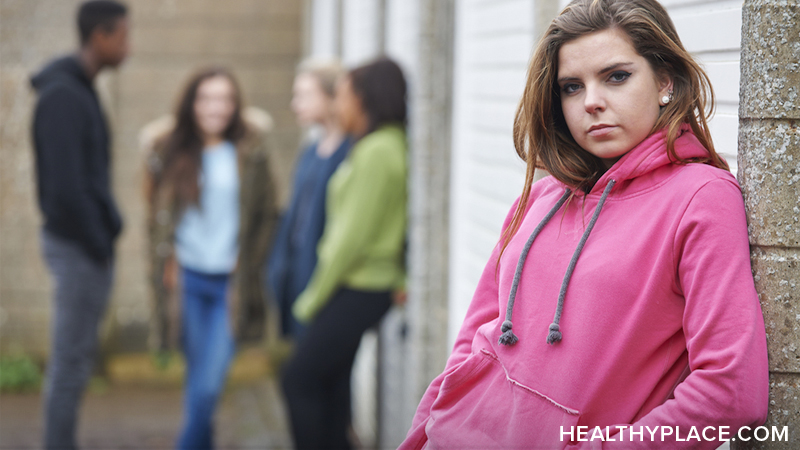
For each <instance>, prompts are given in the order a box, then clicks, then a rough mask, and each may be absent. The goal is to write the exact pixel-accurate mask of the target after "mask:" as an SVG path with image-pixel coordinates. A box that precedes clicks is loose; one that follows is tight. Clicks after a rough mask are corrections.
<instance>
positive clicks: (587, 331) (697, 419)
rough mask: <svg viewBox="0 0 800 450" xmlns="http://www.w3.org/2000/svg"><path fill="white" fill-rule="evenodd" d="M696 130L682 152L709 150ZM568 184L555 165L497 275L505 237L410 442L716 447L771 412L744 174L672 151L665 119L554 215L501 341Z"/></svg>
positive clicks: (679, 144)
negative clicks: (555, 332) (510, 337)
mask: <svg viewBox="0 0 800 450" xmlns="http://www.w3.org/2000/svg"><path fill="white" fill-rule="evenodd" d="M682 131H683V134H682V135H681V136H680V137H679V138H678V140H677V141H676V143H675V147H676V152H677V154H678V155H679V156H680V157H681V158H692V157H703V156H707V154H708V153H707V151H706V150H705V149H704V148H703V147H702V145H701V144H700V142H699V141H698V140H697V138H696V137H695V136H694V134H692V132H691V131H690V130H689V129H688V126H684V128H683V129H682ZM610 180H615V181H616V184H613V183H612V186H613V187H612V188H611V189H610V194H609V195H608V198H607V199H606V201H605V203H604V205H603V206H602V209H601V211H600V213H599V216H598V219H597V222H596V224H595V226H594V228H593V230H591V234H590V235H589V236H588V239H587V240H586V243H585V246H584V247H583V249H582V251H581V252H580V255H579V258H578V260H577V264H576V266H575V270H574V273H573V275H572V278H571V280H570V281H569V283H568V289H567V291H566V296H565V298H564V301H563V310H562V314H561V317H560V323H559V326H560V331H561V333H563V337H562V340H561V341H560V342H555V343H554V344H552V345H550V344H548V343H547V342H546V338H547V336H548V329H549V327H550V326H551V323H552V322H553V321H554V314H555V313H556V305H557V299H558V297H559V290H560V289H561V285H562V280H563V279H564V274H565V273H566V272H567V267H568V264H569V261H570V259H571V258H572V257H573V253H574V252H575V249H576V248H577V246H578V242H579V241H580V239H581V237H582V236H583V234H584V231H585V228H586V225H587V224H588V223H589V222H590V220H591V217H592V215H593V213H594V211H595V208H596V206H597V204H598V202H599V200H600V198H601V193H602V192H603V191H604V190H605V188H606V187H607V185H608V184H609V182H610ZM564 191H565V186H564V185H563V184H562V183H560V182H558V181H557V180H555V179H554V178H553V177H547V178H545V179H543V180H541V181H539V182H537V183H535V184H534V185H533V187H532V189H531V201H530V202H529V206H528V209H527V211H526V213H525V218H524V220H523V222H522V224H521V226H520V229H519V231H518V232H517V233H516V235H515V236H514V238H513V239H512V241H511V243H510V244H509V246H508V248H507V249H506V251H505V252H504V254H503V256H502V258H501V259H500V265H499V273H497V274H496V273H495V264H496V262H497V258H498V255H499V251H500V246H499V245H498V246H497V247H496V248H495V249H494V252H493V253H492V256H491V258H490V259H489V262H488V263H487V265H486V268H485V270H484V272H483V275H482V276H481V279H480V282H479V284H478V287H477V289H476V291H475V295H474V297H473V299H472V303H471V305H470V307H469V310H468V312H467V317H466V319H465V320H464V323H463V325H462V327H461V331H460V332H459V334H458V338H457V340H456V343H455V347H454V349H453V353H452V355H451V356H450V358H449V360H448V362H447V366H446V368H445V370H444V373H442V374H441V375H440V376H439V377H437V378H436V379H435V380H433V382H432V383H431V385H430V387H429V388H428V390H427V391H426V393H425V395H424V397H423V398H422V401H421V402H420V405H419V408H418V409H417V413H416V415H415V417H414V421H413V425H412V428H411V430H410V431H409V433H408V436H407V438H406V440H405V442H403V444H402V445H401V446H400V448H401V449H420V448H429V449H433V448H453V449H490V448H504V449H506V448H507V449H512V448H513V449H523V448H525V449H527V448H543V449H559V448H567V447H569V448H573V447H572V446H575V448H604V449H615V448H648V449H651V448H669V449H675V448H708V449H712V448H716V447H717V446H719V445H720V442H719V437H720V435H721V436H722V439H723V440H724V439H727V438H730V437H736V433H737V431H738V429H739V427H741V426H745V425H747V426H751V427H755V426H758V425H761V424H762V423H763V422H764V421H765V420H766V415H767V403H768V400H767V399H768V368H767V347H766V335H765V330H764V321H763V317H762V315H761V308H760V305H759V302H758V297H757V295H756V291H755V287H754V285H753V277H752V273H751V269H750V253H749V245H748V236H747V224H746V222H745V212H744V202H743V201H742V196H741V192H740V189H739V186H738V184H737V182H736V179H735V178H734V177H733V176H732V175H731V174H730V173H729V172H727V171H724V170H720V169H717V168H714V167H712V166H709V165H705V164H686V165H679V164H674V163H672V162H670V160H669V157H668V155H667V151H666V143H665V141H664V138H663V132H659V133H656V134H654V135H652V136H650V137H649V138H647V139H646V140H645V141H643V142H642V143H641V144H639V145H638V146H637V147H636V148H634V149H633V150H631V151H630V152H628V153H627V154H626V155H625V156H623V157H622V158H621V159H620V160H619V161H618V162H617V163H616V164H615V165H614V166H613V167H611V169H609V170H608V172H606V173H605V174H604V175H603V177H602V178H600V180H599V181H598V183H597V184H596V185H595V186H594V188H593V189H592V191H591V192H590V193H589V194H588V195H587V196H586V198H585V200H584V198H583V197H582V196H576V197H575V198H574V199H573V200H572V201H571V202H568V203H567V204H566V206H564V207H561V208H560V209H559V210H558V212H557V213H556V214H555V216H554V217H553V219H552V220H551V221H550V222H549V223H547V224H546V225H545V226H544V227H543V228H542V230H541V233H540V234H539V235H538V237H536V239H535V240H534V241H533V245H532V247H531V248H530V253H529V254H528V255H527V258H526V259H525V263H524V266H523V270H522V273H521V278H520V282H519V287H518V291H517V295H516V302H515V304H514V305H513V315H512V321H513V333H514V334H515V335H516V336H518V337H519V341H518V342H517V343H516V344H514V345H510V346H508V345H501V344H500V343H498V338H499V337H500V336H501V333H502V331H501V325H502V324H503V321H504V319H505V315H506V307H507V305H508V301H509V292H510V290H511V285H512V280H513V277H514V271H515V269H516V266H517V262H518V259H519V256H520V254H521V251H522V249H523V246H524V245H525V242H526V241H527V240H528V238H529V236H530V235H531V233H532V231H533V230H534V229H535V228H536V227H537V225H539V223H540V222H542V219H543V217H544V216H545V215H546V214H547V213H548V212H549V211H550V210H551V208H553V205H555V204H556V203H557V202H558V200H559V198H560V197H562V195H563V194H564ZM515 207H516V205H515V206H514V207H512V209H511V211H512V212H513V211H514V209H515ZM510 216H511V213H509V217H508V218H506V221H505V225H504V228H505V227H507V226H508V223H509V221H510ZM631 424H632V425H631ZM621 426H632V427H633V428H620V427H621ZM577 427H587V428H580V429H579V428H577ZM595 427H600V428H595ZM606 427H608V428H606ZM648 427H649V428H648ZM692 427H694V429H693V428H692ZM706 427H713V428H706ZM725 427H729V428H725ZM620 430H621V431H620ZM692 430H694V431H692ZM578 431H582V432H584V433H585V434H582V435H580V436H579V435H578ZM631 431H633V433H631ZM598 432H602V439H601V437H600V436H598V434H597V433H598ZM652 432H654V433H655V434H651V433H652ZM703 433H705V434H703ZM687 438H689V440H686V439H687ZM651 440H652V442H651Z"/></svg>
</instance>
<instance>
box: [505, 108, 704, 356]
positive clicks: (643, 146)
mask: <svg viewBox="0 0 800 450" xmlns="http://www.w3.org/2000/svg"><path fill="white" fill-rule="evenodd" d="M665 136H666V130H660V131H658V132H656V133H653V134H652V135H651V136H649V137H648V138H647V139H645V140H644V141H642V142H641V143H640V144H639V145H637V146H636V147H634V148H633V149H632V150H631V151H629V152H628V153H626V154H625V155H623V156H622V158H620V160H619V161H617V163H616V164H614V165H613V166H611V168H610V169H609V170H608V171H606V173H605V174H603V176H602V177H600V180H598V182H597V183H596V184H595V185H594V187H593V188H592V190H591V192H589V195H600V200H599V201H598V203H597V206H596V208H595V210H594V214H593V215H592V218H591V220H590V221H589V224H588V225H587V226H586V228H585V230H584V232H583V236H582V237H581V239H580V241H579V243H578V246H577V248H576V249H575V251H574V253H573V255H572V258H571V260H570V262H569V266H568V267H567V271H566V273H565V274H564V279H563V280H562V283H561V289H560V291H559V295H558V300H557V304H556V313H555V317H554V318H553V322H552V323H551V324H550V327H549V333H548V336H547V343H548V344H555V343H557V342H559V341H561V338H562V333H561V329H560V326H559V321H560V319H561V312H562V310H563V307H564V299H565V297H566V293H567V288H568V287H569V283H570V279H571V277H572V273H573V270H574V269H575V265H576V264H577V262H578V258H579V257H580V255H581V252H582V250H583V246H584V245H585V244H586V241H587V240H588V239H589V234H590V233H591V232H592V229H593V228H594V225H595V223H596V222H597V219H598V217H599V216H600V212H601V211H602V209H603V205H604V204H605V201H606V199H607V198H608V197H609V195H610V194H611V191H612V189H614V187H615V185H620V186H624V185H625V184H626V183H631V182H632V181H633V180H635V179H637V178H640V177H646V176H647V175H648V174H650V173H651V172H654V171H656V170H657V169H659V168H661V167H664V166H667V165H670V164H673V163H674V162H673V161H672V160H671V159H670V157H669V153H668V152H667V142H666V139H665ZM675 153H676V154H677V156H678V158H680V159H691V158H697V157H704V156H708V151H707V150H706V149H705V148H704V147H703V146H702V145H701V144H700V142H699V141H698V140H697V137H696V136H695V135H694V133H692V131H691V127H690V126H689V125H688V124H682V125H681V127H680V133H679V135H678V138H677V139H676V140H675ZM648 186H649V185H648ZM615 192H616V191H615ZM571 195H572V190H571V189H570V188H569V187H566V186H564V193H563V195H562V196H561V198H560V199H559V200H558V202H556V204H555V205H553V207H552V208H551V209H550V211H549V212H548V213H547V215H546V216H545V217H544V218H543V219H542V221H541V222H540V223H539V225H538V226H537V227H536V229H534V231H533V232H532V233H531V235H530V237H529V238H528V240H527V241H526V243H525V246H524V247H523V249H522V252H521V254H520V257H519V260H518V261H517V268H516V271H515V273H514V279H513V281H512V285H511V291H510V293H509V298H508V303H507V304H506V315H505V320H504V321H503V323H502V325H501V327H500V330H501V333H502V334H501V335H500V339H499V340H498V342H499V343H500V344H501V345H507V346H510V345H514V344H516V343H517V341H518V340H519V338H518V337H517V336H516V335H515V334H514V332H513V331H512V329H513V323H512V322H511V319H512V315H513V312H514V301H515V299H516V293H517V288H518V286H519V281H520V278H521V275H522V269H523V267H524V265H525V260H526V258H527V256H528V251H529V250H530V248H531V245H532V244H533V241H534V240H535V239H536V237H537V236H538V235H539V233H540V232H541V231H542V229H543V228H544V227H545V225H547V223H548V222H549V221H550V219H552V218H553V216H554V215H555V214H556V212H557V211H558V210H559V209H561V207H562V206H563V205H564V203H565V202H566V201H567V200H568V198H569V197H570V196H571Z"/></svg>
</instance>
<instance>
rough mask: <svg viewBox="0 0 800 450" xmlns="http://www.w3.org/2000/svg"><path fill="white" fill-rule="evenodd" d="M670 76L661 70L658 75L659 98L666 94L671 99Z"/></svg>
mask: <svg viewBox="0 0 800 450" xmlns="http://www.w3.org/2000/svg"><path fill="white" fill-rule="evenodd" d="M672 87H673V83H672V76H670V75H669V74H668V73H666V72H662V73H661V74H659V76H658V96H659V98H661V97H663V96H665V95H668V96H669V97H670V99H672Z"/></svg>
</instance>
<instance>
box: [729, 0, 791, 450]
mask: <svg viewBox="0 0 800 450" xmlns="http://www.w3.org/2000/svg"><path fill="white" fill-rule="evenodd" d="M742 11H743V21H742V57H741V87H740V106H739V117H740V119H739V173H738V177H739V182H740V183H741V185H742V189H743V192H744V198H745V206H746V208H747V218H748V227H749V233H750V244H751V259H752V264H753V275H754V277H755V282H756V289H757V290H758V293H759V297H760V299H761V307H762V309H763V311H764V320H765V323H766V330H767V342H768V348H769V368H770V410H769V416H768V418H767V423H766V426H767V427H769V429H770V432H771V431H772V429H773V427H776V429H777V430H779V431H782V430H783V429H784V427H786V429H787V430H788V436H785V439H786V440H783V441H773V440H772V436H770V438H769V439H767V440H764V441H762V442H759V441H757V440H756V439H752V440H750V441H748V442H747V443H742V442H738V441H733V442H732V447H733V448H735V449H745V448H746V449H762V448H763V449H797V448H800V400H798V397H800V133H799V132H798V124H800V92H799V91H800V65H799V64H798V61H800V1H798V0H746V1H745V2H744V7H743V8H742ZM763 436H764V434H763V433H761V434H760V435H759V434H757V437H763Z"/></svg>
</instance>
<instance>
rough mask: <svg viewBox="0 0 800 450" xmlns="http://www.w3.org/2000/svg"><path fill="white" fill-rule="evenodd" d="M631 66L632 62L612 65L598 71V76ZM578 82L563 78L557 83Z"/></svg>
mask: <svg viewBox="0 0 800 450" xmlns="http://www.w3.org/2000/svg"><path fill="white" fill-rule="evenodd" d="M630 65H633V63H632V62H618V63H614V64H612V65H610V66H608V67H604V68H603V69H600V70H599V71H597V74H598V75H603V74H604V73H608V72H611V71H612V70H614V69H619V68H620V67H623V66H630ZM576 80H579V78H578V77H561V78H559V79H558V80H556V82H557V83H559V84H561V83H563V82H566V81H576Z"/></svg>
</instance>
